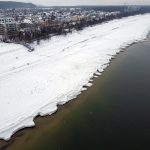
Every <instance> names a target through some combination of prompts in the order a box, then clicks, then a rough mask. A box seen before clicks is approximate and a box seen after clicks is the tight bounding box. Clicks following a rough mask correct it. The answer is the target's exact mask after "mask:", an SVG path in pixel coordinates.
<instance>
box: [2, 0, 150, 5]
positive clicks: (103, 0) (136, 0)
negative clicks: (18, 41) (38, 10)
mask: <svg viewBox="0 0 150 150" xmlns="http://www.w3.org/2000/svg"><path fill="white" fill-rule="evenodd" d="M0 1H1V0H0ZM2 1H8V0H2ZM9 1H20V2H32V3H34V4H41V5H49V6H53V5H64V6H65V5H118V4H119V5H120V4H131V5H150V0H9Z"/></svg>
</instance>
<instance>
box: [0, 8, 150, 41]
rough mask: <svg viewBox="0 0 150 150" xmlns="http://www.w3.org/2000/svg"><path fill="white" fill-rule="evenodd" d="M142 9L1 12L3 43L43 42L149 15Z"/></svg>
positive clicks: (48, 9) (8, 10)
mask: <svg viewBox="0 0 150 150" xmlns="http://www.w3.org/2000/svg"><path fill="white" fill-rule="evenodd" d="M141 10H142V9H141V7H139V6H127V7H123V8H122V9H120V10H116V11H115V10H111V9H110V11H106V10H105V9H104V10H102V9H100V8H99V9H98V8H97V7H96V9H95V8H94V7H91V8H90V9H89V8H88V9H87V8H86V7H81V8H77V7H57V8H13V9H12V8H11V9H0V41H3V42H13V43H31V42H33V41H37V43H39V42H40V40H41V39H47V38H50V37H52V36H54V35H60V34H64V35H65V34H67V33H69V32H70V33H71V32H73V31H74V30H82V29H83V28H84V27H87V26H92V25H95V24H99V23H102V22H105V21H109V20H112V19H117V18H121V17H125V16H130V15H135V14H140V13H146V12H147V11H141Z"/></svg>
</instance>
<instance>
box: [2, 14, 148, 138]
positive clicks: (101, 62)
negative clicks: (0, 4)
mask: <svg viewBox="0 0 150 150" xmlns="http://www.w3.org/2000/svg"><path fill="white" fill-rule="evenodd" d="M149 31H150V14H146V15H139V16H133V17H128V18H123V19H120V20H114V21H110V22H108V23H105V24H102V25H97V26H95V27H89V28H86V29H84V30H83V31H81V32H75V33H73V34H72V35H71V34H70V35H68V36H67V37H63V36H60V37H53V38H52V40H51V41H49V42H48V41H43V42H41V45H39V46H36V45H35V47H36V51H35V52H33V53H28V52H27V50H26V49H25V48H24V47H22V46H20V45H15V44H4V43H0V65H1V66H0V103H1V105H0V112H1V114H3V116H2V115H1V118H0V138H1V139H5V140H9V139H10V137H11V136H12V134H14V133H15V132H16V131H18V130H19V129H22V128H25V127H31V126H34V122H33V118H34V117H36V116H37V115H41V116H44V115H47V114H49V115H50V114H52V113H54V112H55V111H56V110H57V105H62V104H65V103H66V102H68V101H69V100H72V99H73V98H75V97H76V96H77V95H79V94H80V93H81V91H84V90H86V88H85V87H84V88H83V86H85V85H86V86H87V87H89V86H91V83H89V81H90V79H91V78H92V77H93V75H94V74H97V75H100V74H101V73H100V72H102V71H103V70H104V68H106V67H107V66H108V64H109V62H110V60H111V58H112V57H114V56H115V55H116V54H117V53H118V52H119V51H120V50H121V49H122V48H125V47H127V46H128V45H130V44H132V43H134V42H139V41H143V40H144V39H145V38H146V36H147V35H148V33H149ZM6 46H7V47H6Z"/></svg>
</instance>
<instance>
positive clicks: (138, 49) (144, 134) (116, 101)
mask: <svg viewBox="0 0 150 150" xmlns="http://www.w3.org/2000/svg"><path fill="white" fill-rule="evenodd" d="M35 122H36V125H37V126H36V127H35V128H33V129H25V130H22V131H20V132H18V133H17V134H15V135H14V137H13V138H12V140H11V141H9V142H8V143H6V142H3V141H2V142H0V149H3V150H5V149H8V150H127V149H140V150H149V149H150V38H149V39H148V41H147V42H144V43H138V44H135V45H133V46H131V47H129V48H128V49H127V50H125V52H123V53H121V54H119V55H118V56H117V58H116V59H114V60H113V61H112V63H111V65H110V66H109V67H108V68H107V69H106V70H105V72H104V73H103V75H102V76H100V77H99V78H98V79H95V80H94V85H93V86H92V87H91V88H90V89H88V91H86V92H84V93H83V94H82V95H80V96H79V97H78V98H77V99H76V100H74V101H71V102H70V103H68V104H66V105H65V106H62V107H61V108H59V111H58V112H57V113H56V114H54V115H53V116H51V117H44V118H37V119H36V121H35Z"/></svg>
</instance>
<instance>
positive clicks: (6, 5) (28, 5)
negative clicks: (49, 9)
mask: <svg viewBox="0 0 150 150" xmlns="http://www.w3.org/2000/svg"><path fill="white" fill-rule="evenodd" d="M35 7H36V5H34V4H32V3H23V2H12V1H0V9H5V8H35Z"/></svg>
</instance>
